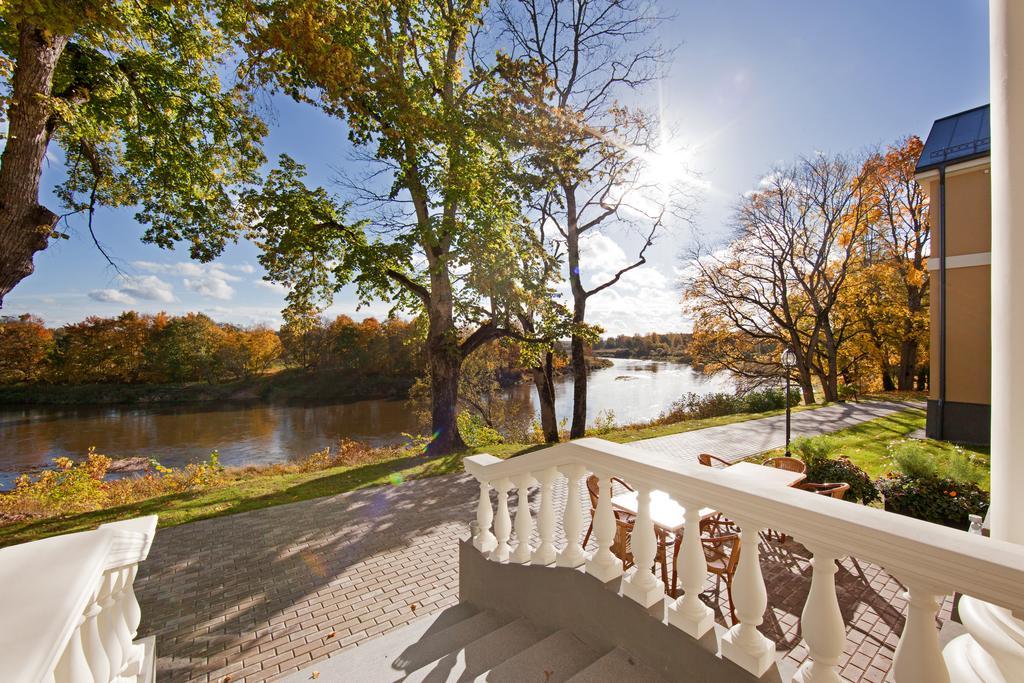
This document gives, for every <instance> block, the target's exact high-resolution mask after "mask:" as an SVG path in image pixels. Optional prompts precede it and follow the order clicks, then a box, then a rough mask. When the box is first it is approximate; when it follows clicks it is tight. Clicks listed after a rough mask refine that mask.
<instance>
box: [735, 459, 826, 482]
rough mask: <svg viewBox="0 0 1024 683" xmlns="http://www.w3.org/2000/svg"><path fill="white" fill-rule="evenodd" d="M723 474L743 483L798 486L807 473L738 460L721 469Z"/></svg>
mask: <svg viewBox="0 0 1024 683" xmlns="http://www.w3.org/2000/svg"><path fill="white" fill-rule="evenodd" d="M720 471H721V472H722V474H725V475H727V476H729V477H732V478H734V479H736V480H737V483H741V484H748V483H749V484H769V485H771V484H778V485H779V486H796V485H797V484H799V483H800V482H802V481H803V480H804V479H806V478H807V475H806V474H804V473H803V472H792V471H790V470H783V469H779V468H778V467H768V466H767V465H756V464H754V463H752V462H738V463H736V464H735V465H729V466H728V467H726V468H723V469H722V470H720Z"/></svg>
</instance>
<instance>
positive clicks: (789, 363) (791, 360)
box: [779, 347, 796, 458]
mask: <svg viewBox="0 0 1024 683" xmlns="http://www.w3.org/2000/svg"><path fill="white" fill-rule="evenodd" d="M779 360H780V361H781V362H782V367H783V368H785V370H786V457H787V458H788V457H790V455H789V422H790V412H789V371H790V370H792V369H793V368H794V367H796V353H795V352H794V351H793V349H791V348H788V347H787V348H786V349H785V350H784V351H783V352H782V357H781V358H780V359H779Z"/></svg>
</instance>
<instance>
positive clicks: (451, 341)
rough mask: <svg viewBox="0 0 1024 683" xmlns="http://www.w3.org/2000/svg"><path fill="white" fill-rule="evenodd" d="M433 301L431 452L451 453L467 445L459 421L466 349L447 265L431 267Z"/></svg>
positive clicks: (429, 310) (429, 341) (429, 335)
mask: <svg viewBox="0 0 1024 683" xmlns="http://www.w3.org/2000/svg"><path fill="white" fill-rule="evenodd" d="M430 280H431V288H430V304H429V306H428V307H427V315H428V318H429V321H430V329H429V330H428V332H427V363H428V364H429V366H430V423H431V430H432V432H433V439H432V440H431V442H430V445H429V446H428V447H427V454H428V455H431V456H433V455H447V454H449V453H452V452H454V451H456V450H459V449H462V448H465V447H466V442H465V441H463V440H462V435H461V434H459V427H458V424H457V423H456V421H455V418H456V416H457V415H458V402H459V370H460V369H461V368H462V351H461V349H460V348H459V343H458V332H457V330H456V329H455V316H454V306H453V298H452V288H451V280H450V278H449V277H448V272H447V270H446V269H444V268H434V269H432V271H431V276H430Z"/></svg>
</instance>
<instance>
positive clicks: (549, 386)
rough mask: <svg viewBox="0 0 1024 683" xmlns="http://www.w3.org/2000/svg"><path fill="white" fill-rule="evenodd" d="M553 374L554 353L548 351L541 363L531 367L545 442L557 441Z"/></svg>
mask: <svg viewBox="0 0 1024 683" xmlns="http://www.w3.org/2000/svg"><path fill="white" fill-rule="evenodd" d="M554 374H555V373H554V354H553V353H552V352H551V351H548V352H547V353H546V354H545V355H544V360H543V361H542V363H541V365H539V366H537V367H534V368H533V384H534V386H536V387H537V400H538V402H539V403H540V426H541V430H542V431H543V432H544V441H546V442H547V443H558V419H557V416H556V415H555V381H554V379H555V378H554Z"/></svg>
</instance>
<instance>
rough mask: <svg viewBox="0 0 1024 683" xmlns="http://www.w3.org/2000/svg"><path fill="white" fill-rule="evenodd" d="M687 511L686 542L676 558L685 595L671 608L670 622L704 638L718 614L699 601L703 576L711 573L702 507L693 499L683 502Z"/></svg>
mask: <svg viewBox="0 0 1024 683" xmlns="http://www.w3.org/2000/svg"><path fill="white" fill-rule="evenodd" d="M680 503H681V504H682V506H683V508H684V509H685V510H686V528H685V529H684V531H683V543H682V546H681V547H680V549H679V557H678V558H677V559H676V562H677V567H678V570H679V578H680V584H681V585H682V587H683V591H684V592H683V595H682V596H681V597H679V598H678V599H676V601H675V602H674V603H672V604H671V605H669V607H668V623H670V624H672V625H673V626H675V627H676V628H678V629H681V630H682V631H683V632H684V633H686V634H687V635H689V636H690V637H691V638H701V637H702V636H703V635H704V634H705V633H707V632H708V631H710V630H711V628H712V627H713V626H714V625H715V613H714V612H713V611H712V609H711V608H710V607H708V606H707V605H705V604H704V603H703V602H701V601H700V597H699V596H700V592H701V589H702V588H703V587H704V579H705V578H706V577H707V575H708V563H707V559H706V558H705V557H704V545H703V544H702V543H701V540H700V514H699V512H698V511H699V510H700V509H701V508H702V507H703V506H702V505H701V504H700V503H699V502H698V501H696V500H694V499H687V498H684V499H682V500H681V501H680Z"/></svg>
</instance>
